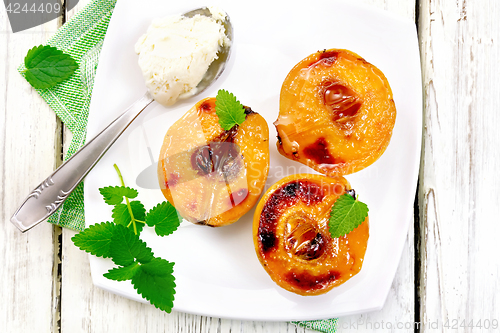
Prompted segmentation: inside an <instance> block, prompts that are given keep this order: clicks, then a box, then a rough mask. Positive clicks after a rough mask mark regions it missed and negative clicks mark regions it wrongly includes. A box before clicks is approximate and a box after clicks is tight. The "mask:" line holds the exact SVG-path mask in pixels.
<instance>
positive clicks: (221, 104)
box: [215, 89, 246, 131]
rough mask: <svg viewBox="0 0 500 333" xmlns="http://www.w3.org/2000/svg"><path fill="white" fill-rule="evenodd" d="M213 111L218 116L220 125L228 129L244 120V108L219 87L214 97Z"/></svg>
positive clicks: (232, 96) (231, 95)
mask: <svg viewBox="0 0 500 333" xmlns="http://www.w3.org/2000/svg"><path fill="white" fill-rule="evenodd" d="M215 113H216V114H217V116H218V117H219V124H220V126H221V127H222V128H223V129H224V130H226V131H229V130H230V129H231V128H233V126H235V125H241V124H242V123H243V122H244V121H245V117H246V115H245V108H244V107H243V105H242V104H241V103H240V102H239V101H238V100H237V99H236V97H235V96H234V95H233V94H231V93H230V92H228V91H226V90H224V89H220V90H219V91H218V92H217V96H216V98H215Z"/></svg>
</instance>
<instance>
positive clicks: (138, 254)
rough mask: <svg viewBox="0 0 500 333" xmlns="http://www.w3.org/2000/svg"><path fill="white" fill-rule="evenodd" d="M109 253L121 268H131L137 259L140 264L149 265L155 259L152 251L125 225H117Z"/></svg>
mask: <svg viewBox="0 0 500 333" xmlns="http://www.w3.org/2000/svg"><path fill="white" fill-rule="evenodd" d="M109 252H110V254H111V260H113V262H114V263H115V264H117V265H119V266H129V265H131V264H133V263H134V262H135V260H136V259H137V261H138V262H140V263H148V262H150V261H151V260H152V259H153V258H154V255H153V252H152V250H151V249H150V248H149V247H147V246H146V243H144V242H143V241H142V240H140V239H139V236H137V235H136V234H134V232H133V231H132V230H130V229H128V228H126V227H125V226H123V225H116V228H115V231H114V233H113V236H112V237H111V243H110V244H109Z"/></svg>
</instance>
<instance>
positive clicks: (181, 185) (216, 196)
mask: <svg viewBox="0 0 500 333" xmlns="http://www.w3.org/2000/svg"><path fill="white" fill-rule="evenodd" d="M245 113H246V119H245V121H244V122H243V123H242V124H241V125H236V126H235V127H233V128H232V129H231V130H229V131H225V130H223V129H222V128H221V127H220V125H219V122H218V121H219V118H218V117H217V114H216V113H215V98H207V99H204V100H202V101H200V102H198V103H197V104H196V105H195V106H194V107H193V108H191V109H190V110H189V111H188V112H187V113H186V114H185V115H184V116H183V117H182V118H181V119H179V120H178V121H177V122H176V123H175V124H173V125H172V126H171V127H170V128H169V129H168V131H167V134H166V135H165V139H164V141H163V146H162V148H161V151H160V158H159V162H158V176H159V177H158V179H159V182H160V187H161V190H162V192H163V195H164V196H165V198H166V199H167V200H168V201H169V202H170V203H172V205H174V207H175V208H176V209H177V211H178V212H179V214H180V215H181V216H182V217H183V218H184V219H186V220H188V221H190V222H193V223H199V224H205V225H209V226H214V227H218V226H224V225H227V224H230V223H233V222H235V221H237V220H238V219H239V218H240V217H241V216H243V215H244V214H245V213H246V212H248V211H249V210H250V209H251V208H252V207H253V206H254V205H255V203H256V202H257V200H258V198H259V196H260V194H261V193H262V190H263V188H264V185H265V182H266V179H267V175H268V172H269V130H268V126H267V122H266V121H265V119H264V118H263V117H262V116H261V115H259V114H258V113H255V112H253V111H252V110H251V109H250V108H248V107H247V108H245Z"/></svg>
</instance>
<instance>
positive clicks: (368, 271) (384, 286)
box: [85, 0, 422, 321]
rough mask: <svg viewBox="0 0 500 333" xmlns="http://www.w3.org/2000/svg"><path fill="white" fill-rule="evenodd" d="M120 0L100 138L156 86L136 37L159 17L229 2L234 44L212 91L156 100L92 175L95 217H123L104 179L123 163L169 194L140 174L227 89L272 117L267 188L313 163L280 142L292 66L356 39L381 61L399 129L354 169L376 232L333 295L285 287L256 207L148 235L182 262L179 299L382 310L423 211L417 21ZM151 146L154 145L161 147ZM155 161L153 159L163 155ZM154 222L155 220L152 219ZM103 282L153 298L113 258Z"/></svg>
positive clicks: (207, 305)
mask: <svg viewBox="0 0 500 333" xmlns="http://www.w3.org/2000/svg"><path fill="white" fill-rule="evenodd" d="M282 3H283V2H277V1H276V2H273V1H264V0H257V1H252V2H251V3H248V2H240V1H229V0H220V1H197V0H194V1H184V2H180V1H178V2H173V1H168V2H167V1H164V0H143V1H133V0H120V1H118V4H117V6H116V9H115V11H114V14H113V17H112V20H111V23H110V26H109V30H108V33H107V35H106V39H105V41H104V45H103V49H102V52H101V56H100V61H99V67H98V71H97V75H96V80H95V85H94V90H93V97H92V103H91V107H90V115H89V124H88V138H91V137H93V136H94V135H95V134H96V133H98V132H99V131H100V130H101V129H102V128H104V127H105V126H106V125H107V124H108V123H109V122H110V121H112V120H113V119H114V118H115V117H116V116H118V115H119V114H120V113H122V112H123V111H124V110H125V109H126V107H128V106H129V105H130V104H131V103H133V102H134V101H135V100H136V99H138V98H139V97H141V96H142V95H143V94H144V92H145V91H146V88H145V85H144V83H143V79H142V74H141V71H140V69H139V67H138V65H137V55H136V54H135V52H134V44H135V42H136V40H137V39H138V38H139V36H140V35H141V34H143V33H144V32H145V31H146V28H147V27H148V25H149V24H150V22H151V20H152V19H153V18H155V17H161V16H166V15H170V14H176V13H183V12H185V11H188V10H190V9H193V8H197V7H202V6H207V5H213V4H217V5H219V6H220V7H221V8H223V9H224V10H225V11H226V12H227V13H228V14H229V16H230V17H231V21H232V23H233V26H234V46H233V47H234V49H233V52H232V55H231V58H230V61H229V64H228V66H227V67H226V70H225V72H224V73H223V75H222V76H221V77H220V78H219V80H218V81H217V82H216V83H215V84H213V85H212V86H211V87H210V88H209V89H207V90H206V91H205V92H203V93H202V94H201V95H199V96H197V97H194V98H192V99H190V100H187V101H184V102H181V103H179V104H177V105H175V106H174V107H171V108H168V109H167V108H165V107H162V106H160V105H158V104H156V103H154V104H153V105H152V106H150V107H149V109H148V110H147V112H145V113H144V114H143V115H141V116H140V117H139V118H138V119H137V120H136V121H135V122H134V123H133V124H132V125H131V126H130V128H129V129H127V131H126V132H125V133H124V134H123V136H122V137H121V138H120V139H119V140H118V141H117V142H116V143H115V145H114V146H113V147H112V148H111V149H110V150H109V151H108V153H107V154H106V155H105V156H104V157H103V158H102V160H101V161H100V162H99V164H98V165H97V166H96V167H95V168H94V169H93V170H92V172H91V173H90V174H89V175H88V176H87V178H86V180H85V217H86V222H87V225H90V224H94V223H98V222H103V221H109V220H111V209H112V207H111V206H108V205H106V204H105V203H104V201H103V200H102V197H101V195H100V194H99V192H98V188H100V187H105V186H110V185H118V184H119V180H118V177H117V176H116V173H115V171H114V169H113V163H117V164H118V166H119V167H120V169H121V171H122V173H123V176H124V179H125V183H126V184H127V185H128V186H131V187H136V188H137V189H138V190H139V199H140V200H141V201H142V202H143V203H144V205H145V206H146V209H150V208H152V207H153V206H154V205H156V204H157V203H158V202H161V201H163V200H164V198H163V196H162V194H161V192H160V190H159V189H147V188H141V187H140V186H139V185H138V184H137V183H136V178H137V176H138V175H139V173H140V172H141V171H143V170H144V169H145V168H147V167H148V166H150V165H151V164H152V163H153V162H156V160H157V158H158V157H157V156H158V155H159V151H160V147H161V144H162V142H163V137H164V135H165V133H166V131H167V129H168V128H169V126H170V125H172V124H173V123H174V122H175V121H176V120H177V119H179V118H180V117H181V115H183V114H184V113H185V112H186V111H187V110H188V109H189V108H191V106H192V105H194V104H195V102H197V101H198V100H200V99H202V98H204V97H208V96H215V95H216V93H217V90H218V89H226V90H229V91H230V92H232V93H234V94H235V95H236V96H237V97H238V99H239V100H240V101H241V102H242V103H243V104H245V105H248V106H251V107H252V109H253V110H254V111H256V112H258V113H260V114H261V115H263V116H264V118H265V119H266V120H267V122H268V124H269V130H270V131H269V132H270V141H271V142H270V151H271V155H270V158H271V169H270V173H269V177H268V181H267V184H266V189H267V188H268V187H269V186H270V185H272V184H273V183H275V182H276V181H278V180H279V179H280V178H282V177H284V176H286V175H287V174H291V173H298V172H310V173H313V171H312V169H309V168H307V167H305V166H303V165H301V164H298V163H297V162H293V161H291V160H288V159H286V158H284V157H282V156H281V155H280V154H279V153H278V152H277V150H276V135H275V134H276V130H275V129H274V126H273V125H272V123H273V121H275V120H276V118H277V116H278V104H279V103H278V100H279V92H280V89H281V84H282V82H283V80H284V78H285V77H286V75H287V74H288V72H289V71H290V69H291V68H292V67H293V66H294V65H295V64H296V63H297V62H299V61H300V60H302V59H303V58H305V57H306V56H308V55H309V54H311V53H314V52H316V51H318V50H322V49H330V48H342V49H349V50H351V51H354V52H355V53H357V54H359V55H360V56H362V57H363V58H365V59H366V60H367V61H368V62H371V63H372V64H374V65H375V66H377V67H378V68H379V69H381V70H382V71H383V72H384V73H385V75H386V77H387V78H388V80H389V83H390V84H391V87H392V90H393V93H394V100H395V103H396V108H397V112H398V114H397V119H396V125H395V128H394V132H393V136H392V140H391V143H390V145H389V147H388V148H387V150H386V152H385V153H384V155H383V156H382V157H381V158H380V159H379V160H378V161H377V162H375V163H374V164H372V165H371V166H369V167H368V168H366V169H364V170H362V171H361V172H358V173H356V174H353V175H348V176H347V177H346V178H347V179H348V180H349V181H350V183H351V184H352V186H353V188H355V189H356V192H357V193H358V194H359V195H360V198H361V200H362V201H363V202H365V203H367V204H368V206H369V208H370V239H369V243H368V249H367V252H366V256H365V262H364V265H363V268H362V270H361V272H360V273H359V274H358V275H356V276H354V277H353V278H352V279H351V280H349V281H347V282H346V283H344V284H343V285H341V286H339V287H337V288H335V289H333V290H332V291H330V292H329V293H327V294H324V295H321V296H314V297H311V296H310V297H304V296H298V295H295V294H293V293H290V292H287V291H285V290H283V289H281V288H279V287H278V286H277V285H276V284H274V282H273V281H272V280H271V279H270V277H269V276H268V275H267V273H266V272H265V271H264V269H263V268H262V267H261V265H260V263H259V261H258V259H257V256H256V254H255V250H254V247H253V241H252V234H251V229H252V225H251V224H252V217H253V210H251V211H250V212H249V213H247V214H246V215H245V216H244V217H243V218H241V219H240V220H239V221H238V222H236V223H234V224H232V225H230V226H227V227H223V228H208V227H204V226H198V225H193V224H190V223H188V222H183V224H182V225H181V227H180V228H179V230H178V231H176V232H175V233H174V234H173V235H171V236H168V237H164V238H161V237H157V236H156V235H155V234H154V231H152V230H145V231H143V232H142V234H141V237H142V238H143V239H144V240H145V241H146V242H147V243H148V245H149V246H150V247H151V248H152V249H153V251H154V253H155V255H156V256H160V257H162V258H165V259H167V260H169V261H174V262H175V267H174V269H175V272H174V274H175V277H176V283H177V288H176V291H177V293H176V295H175V302H174V309H175V310H177V311H183V312H188V313H194V314H202V315H207V316H214V317H224V318H236V319H247V320H280V321H285V320H309V319H323V318H331V317H335V316H343V315H348V314H354V313H360V312H366V311H371V310H377V309H380V308H381V307H382V306H383V304H384V301H385V299H386V297H387V294H388V292H389V289H390V286H391V283H392V280H393V278H394V275H395V272H396V269H397V266H398V263H399V259H400V256H401V253H402V249H403V246H404V243H405V239H406V235H407V232H408V226H409V223H410V221H411V219H412V214H413V201H414V196H415V188H416V184H417V176H418V168H419V160H420V144H421V132H422V128H421V127H422V101H421V99H422V95H421V79H420V59H419V50H418V43H417V34H416V29H415V25H414V23H413V22H411V21H407V20H404V19H401V18H398V17H395V16H393V15H391V14H388V13H386V12H384V11H381V10H377V9H373V8H371V7H366V6H361V5H355V4H352V3H347V2H340V1H332V0H324V1H320V0H311V1H307V2H303V1H288V2H287V5H286V6H282V5H281V4H282ZM148 147H149V148H150V149H151V152H152V156H153V157H152V158H151V157H150V154H149V151H148ZM152 159H153V160H154V161H153V160H152ZM147 229H149V228H147ZM90 264H91V270H92V277H93V281H94V284H95V285H96V286H98V287H101V288H103V289H106V290H109V291H111V292H114V293H117V294H119V295H123V296H125V297H128V298H131V299H134V300H138V301H144V300H143V299H142V298H141V297H140V296H139V295H137V293H136V291H135V290H134V289H133V287H132V285H131V284H130V282H128V281H126V282H115V281H111V280H108V279H106V278H104V277H103V276H102V274H103V273H105V272H106V271H107V270H108V269H110V268H111V267H113V263H112V262H111V261H110V260H107V259H101V258H95V257H91V260H90Z"/></svg>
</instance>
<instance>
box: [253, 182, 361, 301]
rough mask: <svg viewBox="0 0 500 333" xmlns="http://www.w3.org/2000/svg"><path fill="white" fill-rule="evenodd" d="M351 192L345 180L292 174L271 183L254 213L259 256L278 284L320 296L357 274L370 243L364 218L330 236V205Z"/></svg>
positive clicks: (299, 291)
mask: <svg viewBox="0 0 500 333" xmlns="http://www.w3.org/2000/svg"><path fill="white" fill-rule="evenodd" d="M348 190H350V185H349V183H348V182H347V181H346V180H345V179H344V178H343V177H339V178H332V177H325V176H322V175H312V174H296V175H292V176H288V177H285V178H283V179H282V180H280V181H278V182H277V183H276V184H274V185H273V186H271V188H269V190H267V191H266V193H265V194H264V195H263V197H262V199H261V200H260V202H259V204H258V205H257V209H256V211H255V215H254V221H253V240H254V245H255V250H256V252H257V256H258V258H259V260H260V262H261V264H262V266H263V267H264V269H265V270H266V271H267V273H268V274H269V275H270V277H271V279H272V280H273V281H274V282H276V283H277V284H278V285H279V286H280V287H282V288H284V289H286V290H288V291H291V292H294V293H296V294H299V295H304V296H307V295H320V294H323V293H326V292H327V291H329V290H331V289H332V288H333V287H336V286H338V285H340V284H342V283H344V282H346V281H347V280H349V279H350V278H351V277H352V276H354V275H356V274H357V273H358V272H359V271H360V270H361V266H362V264H363V258H364V255H365V252H366V246H367V242H368V217H367V218H366V220H365V221H364V222H363V223H362V224H361V225H360V226H359V227H357V228H356V229H354V230H353V231H351V232H350V233H349V234H347V235H345V236H343V237H340V238H335V239H332V237H331V235H330V232H329V226H328V221H329V218H330V212H331V209H332V206H333V204H334V203H335V201H336V200H337V198H338V197H339V196H341V195H342V194H344V193H346V191H348Z"/></svg>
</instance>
